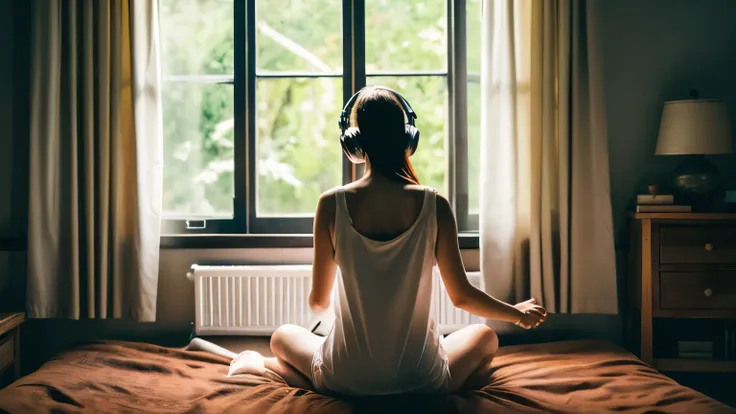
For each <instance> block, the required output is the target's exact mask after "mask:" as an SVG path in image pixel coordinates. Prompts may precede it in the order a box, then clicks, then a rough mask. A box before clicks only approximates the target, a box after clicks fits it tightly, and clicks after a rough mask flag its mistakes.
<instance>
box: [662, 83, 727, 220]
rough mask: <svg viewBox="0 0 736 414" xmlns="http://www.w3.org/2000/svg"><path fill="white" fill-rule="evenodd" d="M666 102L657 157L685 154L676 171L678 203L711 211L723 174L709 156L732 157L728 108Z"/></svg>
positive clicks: (693, 101)
mask: <svg viewBox="0 0 736 414" xmlns="http://www.w3.org/2000/svg"><path fill="white" fill-rule="evenodd" d="M691 95H692V97H693V99H691V100H685V101H670V102H665V104H664V111H663V112H662V121H661V123H660V126H659V137H658V138H657V150H656V154H657V155H684V156H686V158H685V159H684V160H683V162H682V163H681V164H680V166H679V167H677V169H675V171H674V182H673V185H674V188H675V197H676V198H677V202H678V203H684V204H688V205H693V206H696V209H695V210H698V211H704V210H708V209H709V208H710V206H712V204H713V203H714V201H715V200H714V199H715V196H716V194H717V192H718V190H719V188H720V173H719V171H718V168H716V166H715V165H713V164H711V163H710V162H709V161H708V160H707V159H706V158H705V156H706V155H722V154H731V153H732V151H733V148H732V145H733V144H732V139H733V137H732V135H731V123H730V120H729V118H728V111H727V110H726V105H725V104H724V103H723V102H722V101H719V100H715V99H698V93H697V91H692V92H691Z"/></svg>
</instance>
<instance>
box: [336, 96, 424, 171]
mask: <svg viewBox="0 0 736 414" xmlns="http://www.w3.org/2000/svg"><path fill="white" fill-rule="evenodd" d="M366 88H376V89H383V90H386V91H389V92H391V93H393V94H394V96H396V98H397V99H398V100H399V102H401V106H402V107H403V109H404V113H405V114H406V118H407V119H408V122H407V123H406V124H404V136H405V138H406V150H405V151H406V156H407V157H410V156H412V155H413V154H414V152H415V151H416V150H417V145H419V130H418V129H417V128H416V126H414V120H415V119H416V118H417V114H416V113H415V112H414V110H413V109H411V105H409V102H407V101H406V99H404V97H403V96H401V94H400V93H398V92H396V91H395V90H393V89H391V88H387V87H385V86H366V87H365V88H362V89H361V90H359V91H358V92H356V93H355V95H353V96H351V97H350V99H348V102H347V103H346V104H345V107H344V108H343V109H342V112H340V120H339V121H338V125H339V126H340V145H341V146H342V150H343V152H344V153H345V155H346V156H347V157H348V159H350V161H352V162H353V163H355V164H360V163H363V162H365V151H364V150H363V146H362V145H361V143H360V130H359V129H358V128H356V127H351V126H350V113H351V112H352V110H353V104H354V103H355V100H356V98H357V97H358V95H360V93H361V92H363V90H365V89H366Z"/></svg>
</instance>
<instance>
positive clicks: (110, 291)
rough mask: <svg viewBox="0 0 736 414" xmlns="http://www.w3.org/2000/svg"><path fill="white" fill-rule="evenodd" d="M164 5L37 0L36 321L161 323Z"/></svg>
mask: <svg viewBox="0 0 736 414" xmlns="http://www.w3.org/2000/svg"><path fill="white" fill-rule="evenodd" d="M157 8H158V6H157V4H156V1H152V0H110V1H95V0H63V1H62V0H36V1H34V2H33V4H32V7H31V9H32V23H31V25H32V26H31V33H32V40H31V45H32V46H31V47H32V51H31V74H30V78H31V85H30V91H31V127H30V177H29V180H30V189H29V209H30V211H29V223H28V277H27V298H26V300H27V312H28V315H29V317H33V318H71V319H79V318H101V319H105V318H130V319H133V320H137V321H154V320H155V316H156V294H157V286H158V266H159V263H158V258H159V237H160V218H161V191H162V183H161V181H162V137H163V135H162V131H161V122H160V118H161V106H160V92H159V90H160V89H159V86H160V73H159V56H158V44H157V39H156V37H155V34H156V33H157V27H156V25H157Z"/></svg>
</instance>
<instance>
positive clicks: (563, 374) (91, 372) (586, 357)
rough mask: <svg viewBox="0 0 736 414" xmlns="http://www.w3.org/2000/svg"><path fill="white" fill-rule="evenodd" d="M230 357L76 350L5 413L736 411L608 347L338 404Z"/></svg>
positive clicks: (152, 349) (15, 397)
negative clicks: (452, 383)
mask: <svg viewBox="0 0 736 414" xmlns="http://www.w3.org/2000/svg"><path fill="white" fill-rule="evenodd" d="M228 363H229V361H227V360H226V359H224V358H221V357H218V356H215V355H211V354H206V353H201V352H191V351H185V350H183V349H177V348H164V347H160V346H156V345H151V344H144V343H132V342H99V343H90V344H85V345H81V346H77V347H75V348H72V349H71V350H69V351H66V352H64V353H62V354H61V355H59V356H57V357H56V358H54V359H52V360H50V361H48V362H47V363H46V364H44V365H43V366H42V367H41V368H40V369H39V370H38V371H36V372H34V373H32V374H30V375H28V376H26V377H23V378H21V379H20V380H18V381H16V382H15V383H14V384H12V385H10V386H9V387H7V388H5V389H4V390H2V391H0V412H9V413H51V412H53V413H81V412H95V413H104V412H153V413H184V412H186V413H234V412H239V413H258V414H265V413H329V414H333V413H361V412H370V413H374V412H378V413H382V414H383V413H389V412H419V413H430V412H437V413H452V412H458V413H486V412H488V413H490V412H499V413H509V412H540V413H541V412H557V413H600V412H623V413H643V412H661V413H693V414H696V413H697V414H704V413H736V410H734V409H732V408H730V407H727V406H725V405H723V404H720V403H719V402H717V401H715V400H713V399H710V398H708V397H706V396H704V395H702V394H700V393H698V392H696V391H694V390H692V389H690V388H687V387H684V386H682V385H679V384H678V383H676V382H675V381H673V380H671V379H669V378H667V377H665V376H664V375H662V374H660V373H658V372H657V371H656V370H654V369H652V368H650V367H649V366H647V365H646V364H644V363H642V362H641V361H639V360H638V359H637V358H636V357H634V356H633V355H631V354H630V353H628V352H626V351H624V350H623V349H621V348H619V347H617V346H615V345H612V344H610V343H607V342H598V341H566V342H555V343H548V344H536V345H521V346H510V347H503V348H501V350H500V353H499V356H498V357H497V358H496V359H495V363H494V366H495V369H494V371H493V373H492V374H491V376H490V378H489V379H488V384H487V385H486V386H484V387H483V388H481V389H480V390H470V389H469V390H465V391H462V392H460V393H458V394H457V395H451V396H434V397H423V398H419V397H389V398H361V399H343V400H338V399H333V398H329V397H325V396H322V395H319V394H316V393H313V392H311V391H307V390H302V389H296V388H290V387H288V386H287V385H286V384H285V383H284V382H283V380H282V379H281V378H280V377H278V376H276V375H275V374H270V375H267V376H263V377H260V376H253V375H243V376H238V377H231V378H227V377H226V376H225V374H226V372H227V369H228Z"/></svg>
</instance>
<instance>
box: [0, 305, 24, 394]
mask: <svg viewBox="0 0 736 414" xmlns="http://www.w3.org/2000/svg"><path fill="white" fill-rule="evenodd" d="M23 321H25V314H23V313H0V378H2V376H3V374H4V373H5V371H6V370H8V369H10V368H11V367H12V368H13V380H16V379H18V378H20V325H21V324H22V323H23ZM3 385H7V384H0V387H2V386H3Z"/></svg>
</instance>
